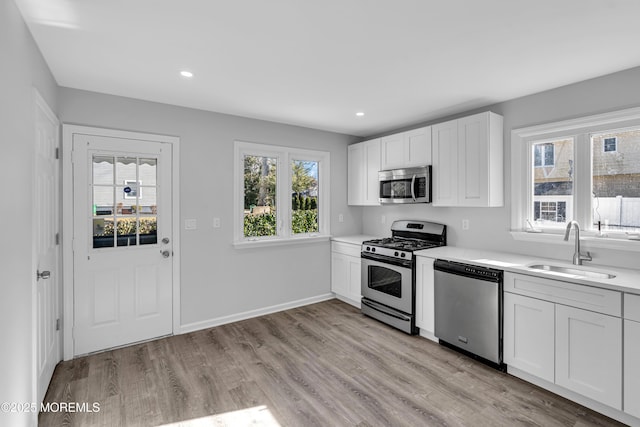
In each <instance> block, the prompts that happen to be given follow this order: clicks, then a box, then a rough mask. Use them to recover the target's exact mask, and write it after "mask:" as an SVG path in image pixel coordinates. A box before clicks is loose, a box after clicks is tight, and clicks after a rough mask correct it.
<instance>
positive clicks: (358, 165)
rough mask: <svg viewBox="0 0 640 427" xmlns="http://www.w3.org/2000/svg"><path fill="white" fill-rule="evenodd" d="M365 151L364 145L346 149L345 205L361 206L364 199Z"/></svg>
mask: <svg viewBox="0 0 640 427" xmlns="http://www.w3.org/2000/svg"><path fill="white" fill-rule="evenodd" d="M364 154H365V150H364V144H363V143H359V144H353V145H350V146H349V147H347V203H348V204H349V205H362V204H363V203H364V199H365V182H364V177H365V158H364Z"/></svg>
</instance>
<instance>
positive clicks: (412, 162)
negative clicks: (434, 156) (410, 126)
mask: <svg viewBox="0 0 640 427" xmlns="http://www.w3.org/2000/svg"><path fill="white" fill-rule="evenodd" d="M403 135H404V137H403V141H404V154H405V159H404V165H405V166H425V165H430V164H431V126H427V127H423V128H419V129H414V130H410V131H407V132H404V133H403Z"/></svg>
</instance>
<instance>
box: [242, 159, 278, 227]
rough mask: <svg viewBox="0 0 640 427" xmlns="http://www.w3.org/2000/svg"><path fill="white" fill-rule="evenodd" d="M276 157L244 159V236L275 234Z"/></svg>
mask: <svg viewBox="0 0 640 427" xmlns="http://www.w3.org/2000/svg"><path fill="white" fill-rule="evenodd" d="M276 167H277V158H275V157H264V156H244V236H245V237H262V236H276V235H277V227H276V224H277V222H276V221H277V213H276V186H277V175H276Z"/></svg>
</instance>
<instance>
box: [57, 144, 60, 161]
mask: <svg viewBox="0 0 640 427" xmlns="http://www.w3.org/2000/svg"><path fill="white" fill-rule="evenodd" d="M56 160H60V148H59V147H56Z"/></svg>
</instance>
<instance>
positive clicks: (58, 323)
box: [56, 319, 60, 331]
mask: <svg viewBox="0 0 640 427" xmlns="http://www.w3.org/2000/svg"><path fill="white" fill-rule="evenodd" d="M59 330H60V319H56V331H59Z"/></svg>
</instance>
